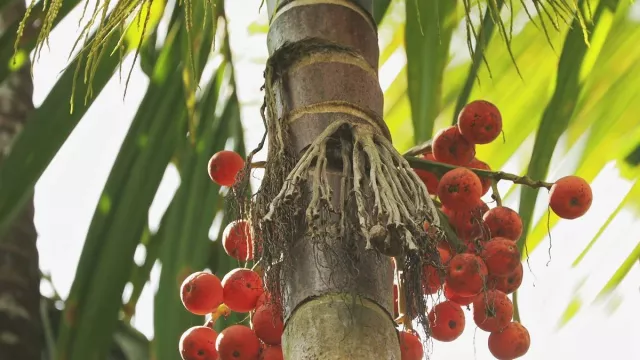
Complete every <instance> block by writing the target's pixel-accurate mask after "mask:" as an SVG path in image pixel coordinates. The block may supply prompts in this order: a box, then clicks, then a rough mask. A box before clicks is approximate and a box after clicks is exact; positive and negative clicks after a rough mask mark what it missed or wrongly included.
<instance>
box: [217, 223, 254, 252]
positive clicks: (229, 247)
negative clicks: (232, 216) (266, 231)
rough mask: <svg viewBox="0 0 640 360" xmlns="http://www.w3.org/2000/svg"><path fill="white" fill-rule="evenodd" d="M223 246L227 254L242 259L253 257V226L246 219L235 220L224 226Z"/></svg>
mask: <svg viewBox="0 0 640 360" xmlns="http://www.w3.org/2000/svg"><path fill="white" fill-rule="evenodd" d="M222 247H223V248H224V251H225V252H226V253H227V255H229V256H231V257H232V258H234V259H236V260H240V261H248V260H252V259H253V243H252V242H251V228H250V227H249V223H248V222H247V221H245V220H235V221H232V222H230V223H229V224H228V225H227V227H225V228H224V232H223V233H222Z"/></svg>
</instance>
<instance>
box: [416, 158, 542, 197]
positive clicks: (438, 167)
mask: <svg viewBox="0 0 640 360" xmlns="http://www.w3.org/2000/svg"><path fill="white" fill-rule="evenodd" d="M404 158H405V159H406V160H407V162H408V163H409V165H411V167H412V168H414V169H420V170H428V171H431V172H433V173H434V174H436V175H438V176H442V175H443V174H444V173H446V172H447V171H450V170H453V169H456V168H459V167H463V166H456V165H450V164H446V163H440V162H435V161H430V160H423V159H419V158H417V157H415V156H408V155H405V156H404ZM470 170H471V171H473V172H474V173H476V175H478V176H480V177H486V178H489V179H491V180H494V181H499V180H506V181H511V182H512V183H514V184H518V185H525V186H528V187H531V188H534V189H540V188H545V189H547V190H550V189H551V187H552V186H553V183H549V182H545V181H541V180H534V179H532V178H530V177H528V176H519V175H515V174H510V173H507V172H504V171H489V170H481V169H473V168H470Z"/></svg>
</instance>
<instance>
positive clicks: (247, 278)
mask: <svg viewBox="0 0 640 360" xmlns="http://www.w3.org/2000/svg"><path fill="white" fill-rule="evenodd" d="M222 245H223V247H224V249H225V251H226V253H227V254H228V255H229V256H231V257H233V258H235V259H237V260H240V261H243V262H245V261H249V260H252V259H253V244H252V240H251V235H250V231H249V224H248V223H247V222H246V221H244V220H237V221H234V222H231V223H230V224H229V225H227V227H226V228H225V230H224V233H223V237H222ZM180 295H181V296H180V297H181V299H182V303H183V304H184V306H185V308H186V309H187V310H189V311H190V312H191V313H193V314H196V315H209V314H210V315H211V320H209V321H208V322H207V323H206V325H204V326H194V327H192V328H190V329H188V330H187V331H186V332H185V333H184V334H183V335H182V337H181V339H180V353H181V355H182V359H183V360H216V359H220V360H282V359H283V358H284V357H283V354H282V348H281V347H280V342H281V338H282V333H283V331H284V324H283V321H282V312H281V311H280V307H279V304H278V303H277V302H276V301H272V299H271V297H270V296H269V294H268V293H266V292H264V288H263V284H262V279H261V276H260V274H259V273H258V272H257V271H254V270H252V269H247V268H237V269H233V270H231V271H230V272H228V273H227V274H226V275H225V276H224V277H223V278H222V281H221V280H220V279H219V278H218V277H217V276H215V275H213V274H211V273H207V272H196V273H194V274H191V275H190V276H189V277H187V278H186V279H185V280H184V282H183V283H182V286H181V289H180ZM231 311H235V312H238V313H250V317H251V320H250V323H251V327H248V326H245V325H231V326H229V327H227V328H225V329H224V330H222V331H221V332H220V334H217V333H216V332H215V330H213V325H214V324H215V321H216V320H217V319H218V318H220V317H221V316H228V315H229V314H230V312H231Z"/></svg>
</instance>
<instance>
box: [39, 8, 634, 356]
mask: <svg viewBox="0 0 640 360" xmlns="http://www.w3.org/2000/svg"><path fill="white" fill-rule="evenodd" d="M249 3H250V4H247V2H246V1H227V13H228V15H229V19H230V24H229V25H230V31H231V44H232V48H233V52H234V56H235V58H234V60H235V66H236V79H237V82H238V87H239V89H238V95H239V97H240V101H241V102H242V103H243V107H242V115H243V123H244V128H245V132H246V136H247V146H248V147H253V146H254V145H255V143H256V142H257V141H258V140H259V139H260V137H261V135H262V130H263V126H262V121H261V120H260V116H259V112H258V104H259V102H260V100H261V97H262V93H261V92H260V91H259V88H260V86H261V84H262V71H263V64H264V61H265V59H266V56H267V50H266V38H265V35H262V34H261V35H253V36H249V34H248V32H247V26H248V25H249V24H250V23H251V22H253V21H254V20H255V19H257V18H258V16H264V15H265V14H264V12H265V10H264V9H263V12H262V14H260V15H258V5H257V4H258V3H259V2H258V1H257V0H256V1H252V2H249ZM80 14H81V9H76V10H75V11H74V12H72V14H71V15H69V16H68V17H67V18H66V19H65V20H64V21H63V22H62V23H61V24H60V25H59V26H58V27H57V28H56V29H55V30H54V31H53V33H52V35H51V38H50V44H51V48H52V49H55V51H50V50H49V49H47V48H46V47H45V49H44V50H43V52H42V55H41V57H40V59H39V61H38V62H37V63H36V65H35V74H34V79H35V94H34V101H35V103H36V106H37V105H38V104H40V103H41V102H42V101H43V100H44V98H45V97H46V96H47V94H48V92H49V91H50V89H51V88H52V86H53V85H54V84H55V82H56V80H57V78H58V77H59V74H60V72H61V71H62V70H63V69H64V67H65V65H66V64H67V59H68V57H67V56H68V51H69V50H70V49H71V42H70V39H72V38H73V39H75V37H76V35H77V31H78V28H77V24H78V20H79V18H80ZM462 51H466V49H464V48H463V49H462ZM131 60H132V59H131V58H128V61H126V63H125V65H124V69H128V67H129V66H130V64H131ZM402 61H404V60H403V59H402V57H398V58H397V62H396V64H393V65H390V66H389V69H385V72H384V73H381V82H382V83H383V84H385V83H388V81H387V80H386V79H390V78H393V76H395V73H396V72H397V70H398V69H399V68H400V67H401V66H402V65H403V64H402ZM393 68H395V69H393ZM387 71H388V72H387ZM147 84H148V80H147V79H146V77H145V75H144V74H143V73H142V72H141V71H140V70H139V69H138V68H137V67H136V69H135V71H134V73H133V77H132V80H131V82H130V84H129V89H128V93H127V98H126V99H125V100H124V101H123V99H122V95H123V91H124V83H120V82H119V80H118V78H117V77H115V78H114V79H112V81H111V82H110V83H109V84H108V85H107V86H106V88H105V89H104V90H103V92H102V93H101V94H100V95H99V96H98V98H97V99H96V101H95V102H94V104H93V106H92V107H91V109H90V110H89V111H88V112H87V114H86V115H85V118H84V119H83V120H82V121H81V122H80V124H79V125H78V127H77V128H76V129H75V131H74V132H73V133H72V135H71V136H70V137H69V139H68V141H67V142H66V143H65V145H64V146H63V147H62V149H61V150H60V152H59V153H58V154H57V156H56V157H55V158H54V160H53V162H52V163H51V165H50V166H49V167H48V168H47V170H46V171H45V173H44V174H43V176H42V177H41V179H40V181H39V182H38V184H37V186H36V198H35V201H36V219H35V221H36V226H37V228H38V232H39V235H40V237H39V239H38V248H39V250H40V263H41V267H42V269H43V271H45V272H50V273H51V274H52V276H53V281H54V285H55V288H56V290H57V291H58V292H59V293H60V294H61V295H62V296H63V297H66V295H67V294H68V292H69V289H70V287H71V283H72V281H73V277H74V275H75V270H76V265H77V261H78V259H79V257H80V253H81V251H82V244H83V242H84V238H85V236H86V233H87V230H88V227H89V223H90V221H91V218H92V216H93V212H94V209H95V206H96V203H97V201H98V198H99V196H100V193H101V191H102V188H103V186H104V183H105V182H106V179H107V176H108V174H109V171H110V170H111V166H112V165H113V162H114V161H115V156H116V154H117V152H118V150H119V147H120V145H121V143H122V141H123V139H124V136H125V134H126V132H127V130H128V127H129V125H130V123H131V120H132V118H133V116H134V114H135V111H136V109H137V106H138V104H139V102H140V100H141V99H142V96H143V95H144V92H145V90H146V86H147ZM52 120H53V119H52ZM263 156H264V155H263ZM556 163H557V162H556ZM556 165H557V164H556ZM202 171H205V169H202ZM562 175H566V174H565V173H564V172H563V173H551V174H550V176H549V179H554V178H557V177H559V176H562ZM178 182H179V179H178V178H177V173H176V172H175V171H171V170H169V171H168V172H167V176H166V177H165V181H164V182H163V184H162V185H161V188H160V194H159V197H158V199H157V201H156V202H155V203H154V206H153V208H152V211H151V214H150V222H151V223H152V224H153V223H157V222H158V221H159V218H160V216H161V215H162V212H163V211H164V208H165V207H166V206H167V204H168V202H169V200H170V198H171V195H172V192H173V191H174V189H175V188H176V187H177V184H178ZM628 189H629V184H628V183H627V182H625V181H624V180H622V179H620V178H619V177H618V176H617V171H616V170H615V169H614V168H613V167H609V168H608V169H607V170H605V171H604V172H603V173H601V174H600V176H598V178H597V179H596V181H595V182H594V184H593V190H594V194H595V198H594V203H593V206H592V208H591V211H590V212H589V213H588V214H587V215H586V216H585V217H583V218H581V219H577V220H574V221H564V222H561V223H560V224H559V225H558V226H556V227H555V228H554V229H553V232H552V237H553V248H552V261H551V263H550V264H549V266H546V263H547V261H548V258H549V255H548V253H547V248H548V246H549V242H548V239H547V240H546V241H545V242H544V243H543V244H542V245H541V246H540V248H539V249H538V251H536V252H534V253H533V254H532V255H531V258H530V266H531V269H532V271H531V270H529V269H528V268H527V267H526V266H525V278H524V282H523V285H522V287H521V291H520V312H521V316H522V321H523V323H524V325H525V326H526V327H527V328H528V329H529V332H530V334H531V339H532V345H531V349H530V351H529V353H528V354H527V355H526V356H525V357H524V359H601V358H607V357H622V358H627V359H640V347H638V346H637V341H638V339H640V310H639V309H638V306H637V304H640V289H639V285H640V266H638V265H636V266H634V267H633V269H632V270H631V272H630V273H629V275H628V276H627V278H626V280H625V281H624V282H623V283H622V284H621V285H620V287H619V288H618V290H617V291H616V294H617V296H618V298H621V299H622V302H621V304H620V305H619V307H618V308H617V310H616V311H615V312H613V313H610V311H609V310H608V309H610V308H612V304H611V303H605V304H596V305H592V304H591V303H592V301H593V299H594V297H595V295H596V294H597V292H598V291H599V290H600V289H601V288H602V286H603V285H604V283H605V282H606V281H607V280H608V278H609V277H610V275H611V274H612V273H613V272H614V271H615V270H616V268H617V267H618V266H619V264H620V263H621V262H622V260H623V259H624V258H625V257H626V256H627V255H628V254H629V252H630V251H631V249H633V248H634V246H635V244H636V243H637V241H638V240H639V238H638V234H639V233H640V221H639V220H638V219H636V218H634V217H633V216H632V215H631V214H630V213H625V212H622V213H621V214H620V215H619V216H618V217H617V219H616V220H615V221H614V222H613V223H612V224H611V226H610V227H609V230H607V231H606V232H605V233H604V234H603V236H602V238H601V239H600V241H599V242H598V243H597V244H596V245H595V246H594V248H593V250H592V251H591V253H590V254H589V255H588V256H587V257H586V258H585V259H584V261H583V263H582V264H581V265H580V266H579V267H578V268H577V269H571V268H570V265H571V262H572V261H573V259H575V257H576V256H577V255H578V254H579V252H580V251H581V250H582V249H583V248H584V247H585V245H586V244H587V243H588V242H589V240H590V239H591V238H592V236H593V234H595V232H596V231H597V230H598V228H599V227H600V226H601V224H602V223H603V222H604V221H605V220H606V217H607V216H608V214H609V213H610V212H611V211H613V209H614V208H615V207H616V205H617V203H618V202H619V201H620V200H621V199H622V197H624V195H625V194H626V191H627V190H628ZM605 194H606V196H605ZM541 198H542V201H545V200H546V194H542V195H541ZM506 205H511V206H514V204H513V203H511V204H510V203H509V202H508V203H507V204H506ZM629 235H631V236H629ZM156 270H157V269H156ZM157 277H158V272H157V271H154V272H153V273H152V285H151V286H149V285H148V286H147V287H146V288H145V290H144V292H143V295H142V297H141V299H140V303H139V306H138V308H137V314H136V316H135V317H134V325H135V326H136V327H137V328H138V329H140V330H141V331H142V332H143V333H145V334H146V335H147V336H149V337H152V336H153V323H152V319H153V311H152V306H153V301H152V296H153V291H155V290H154V289H155V288H156V287H157ZM587 278H588V281H586V283H584V285H583V286H582V287H578V284H580V283H581V281H582V280H584V279H587ZM43 291H45V293H47V292H48V291H50V289H48V288H46V287H44V286H43ZM576 291H577V292H578V294H579V295H580V297H581V298H582V299H583V300H584V305H583V310H582V311H581V312H580V314H579V315H578V316H577V317H576V318H575V319H574V320H573V321H572V322H570V323H569V324H568V325H567V326H566V327H564V328H562V329H559V330H558V329H557V324H558V320H559V318H560V315H561V314H562V312H563V311H564V309H565V307H566V305H567V304H568V303H569V301H570V299H571V298H572V297H573V295H574V294H575V293H576ZM474 333H475V339H474ZM487 337H488V334H486V333H484V332H483V331H477V332H476V331H475V326H474V325H473V319H472V317H471V316H468V317H467V328H466V330H465V332H464V334H463V335H462V336H461V337H460V338H459V339H457V340H456V341H454V342H452V343H438V342H436V343H435V344H434V346H433V349H432V351H433V356H432V358H433V359H481V360H482V359H492V358H493V357H492V356H491V355H490V353H489V351H488V349H487ZM176 346H177V345H176Z"/></svg>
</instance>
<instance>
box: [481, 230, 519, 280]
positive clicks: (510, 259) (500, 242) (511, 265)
mask: <svg viewBox="0 0 640 360" xmlns="http://www.w3.org/2000/svg"><path fill="white" fill-rule="evenodd" d="M480 256H481V257H482V260H484V263H485V264H486V265H487V270H489V274H492V275H497V276H507V275H509V274H511V273H512V272H514V271H515V270H516V268H517V267H518V264H520V251H519V250H518V246H517V245H516V243H515V242H514V241H512V240H509V239H507V238H501V237H495V238H493V239H491V240H490V241H489V242H487V243H486V244H484V248H483V249H482V251H481V252H480Z"/></svg>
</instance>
